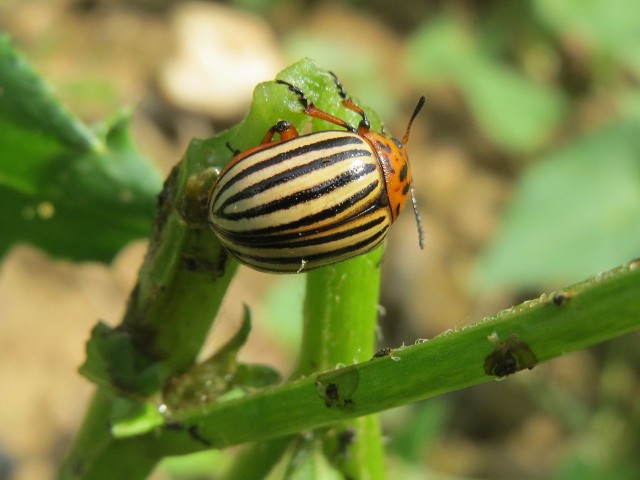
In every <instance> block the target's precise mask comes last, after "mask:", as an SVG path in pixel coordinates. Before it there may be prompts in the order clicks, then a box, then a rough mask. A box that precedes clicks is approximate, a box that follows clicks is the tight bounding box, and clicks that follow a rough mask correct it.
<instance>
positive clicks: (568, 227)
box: [476, 120, 640, 289]
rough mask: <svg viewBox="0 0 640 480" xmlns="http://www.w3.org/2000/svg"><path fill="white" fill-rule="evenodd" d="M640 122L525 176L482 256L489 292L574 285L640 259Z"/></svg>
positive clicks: (610, 130) (610, 129)
mask: <svg viewBox="0 0 640 480" xmlns="http://www.w3.org/2000/svg"><path fill="white" fill-rule="evenodd" d="M639 218H640V122H639V121H637V120H633V121H626V122H622V121H621V122H615V123H612V124H610V125H607V126H605V127H603V128H601V129H600V130H599V131H597V132H596V133H594V134H592V135H589V136H585V137H583V138H579V139H577V140H575V141H573V142H571V143H570V144H568V145H567V146H566V147H565V148H563V149H561V150H558V151H556V152H554V153H552V154H550V155H548V156H546V157H545V158H543V159H542V160H541V161H540V162H538V163H536V164H535V165H533V166H532V167H530V168H529V169H528V170H527V171H526V172H525V173H524V174H523V175H522V177H521V178H520V180H519V183H518V185H517V186H516V191H515V194H514V198H513V201H512V202H511V205H510V206H509V209H508V211H507V214H506V216H505V218H504V221H503V225H502V231H501V232H500V233H499V234H498V236H497V238H496V239H495V240H494V241H493V243H492V244H491V246H490V247H489V248H488V250H487V251H486V252H485V253H484V256H483V257H482V258H481V261H480V267H479V270H478V272H477V273H478V275H477V278H476V282H477V283H478V284H479V285H481V286H482V287H483V288H486V289H489V288H491V289H494V288H499V287H509V288H513V289H518V288H521V289H526V288H539V287H541V286H543V285H549V284H556V285H558V284H560V283H571V282H575V281H578V280H580V279H581V278H583V277H586V276H588V275H591V274H594V273H597V272H598V271H601V270H605V269H607V268H608V267H609V266H611V265H615V264H617V263H623V262H625V261H627V260H628V259H630V258H634V257H637V256H638V255H640V222H638V219H639Z"/></svg>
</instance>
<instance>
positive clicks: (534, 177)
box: [406, 0, 640, 289]
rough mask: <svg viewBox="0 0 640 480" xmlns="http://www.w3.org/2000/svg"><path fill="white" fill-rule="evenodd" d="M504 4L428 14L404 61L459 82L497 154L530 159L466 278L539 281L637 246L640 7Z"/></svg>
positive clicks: (562, 279)
mask: <svg viewBox="0 0 640 480" xmlns="http://www.w3.org/2000/svg"><path fill="white" fill-rule="evenodd" d="M508 3H509V4H508V5H507V4H506V2H504V3H502V4H496V5H494V6H493V7H492V8H491V9H488V10H487V11H486V12H484V13H485V14H486V15H485V16H480V17H479V18H478V19H477V22H476V24H474V25H470V24H469V23H467V22H465V21H463V20H462V19H461V17H460V16H454V15H442V16H440V17H439V18H437V19H436V20H429V21H428V22H425V23H424V24H423V25H422V26H421V27H420V28H418V30H417V31H416V32H414V34H413V35H412V38H411V39H410V41H409V45H408V49H407V59H406V63H407V68H408V71H409V73H410V75H411V76H412V77H413V78H414V80H415V81H416V82H419V83H420V84H421V85H425V86H427V87H429V86H430V85H436V84H443V83H445V84H448V85H453V86H455V87H456V88H457V89H458V91H459V92H460V94H461V95H462V97H463V98H464V100H465V102H466V104H467V106H468V108H469V111H470V114H471V115H472V116H473V118H474V119H475V122H476V125H477V128H478V129H479V130H480V131H482V132H483V133H484V135H485V136H486V138H487V139H488V140H489V141H490V142H491V143H493V144H494V147H495V148H496V149H497V151H498V152H500V154H501V155H506V156H507V157H508V158H513V159H514V160H518V159H527V160H528V162H529V163H530V164H531V167H530V168H528V169H525V170H524V171H523V172H522V174H521V175H520V177H519V179H518V180H517V182H516V187H515V190H514V192H513V199H512V201H511V203H510V205H509V207H508V208H507V211H506V213H505V215H504V218H503V222H502V227H501V229H500V231H499V233H498V235H497V237H496V238H495V239H494V241H493V243H492V244H490V245H489V246H488V247H487V249H486V251H485V252H484V254H483V255H482V257H481V259H480V262H479V264H478V269H477V272H476V276H475V279H474V280H475V282H476V284H477V285H478V286H480V287H481V288H483V289H497V288H504V287H508V288H511V289H527V288H534V289H539V288H543V287H544V286H545V285H549V284H552V285H559V284H564V283H569V282H574V281H577V280H579V279H580V278H583V277H585V276H588V275H590V274H594V273H596V272H598V271H602V270H606V269H607V268H610V267H612V266H614V265H617V264H619V263H622V262H625V261H628V260H629V259H631V258H634V257H635V256H638V254H639V253H640V221H639V219H640V150H639V149H638V146H639V145H638V138H639V134H640V123H639V122H638V121H637V120H636V119H637V118H638V116H639V115H640V108H638V107H639V105H638V101H637V98H638V97H637V95H638V93H637V85H638V82H639V81H640V70H639V69H638V63H639V62H638V59H640V4H638V3H637V2H633V1H624V2H607V1H605V0H594V1H590V2H578V1H559V2H557V1H546V2H536V3H533V4H530V5H529V4H525V2H508ZM509 27H511V28H509ZM611 105H612V106H613V107H609V106H611ZM599 106H601V107H599ZM587 107H591V111H592V112H593V111H595V120H594V119H592V118H588V119H585V118H584V115H585V111H589V109H588V108H587Z"/></svg>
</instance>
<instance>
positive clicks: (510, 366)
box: [484, 335, 538, 378]
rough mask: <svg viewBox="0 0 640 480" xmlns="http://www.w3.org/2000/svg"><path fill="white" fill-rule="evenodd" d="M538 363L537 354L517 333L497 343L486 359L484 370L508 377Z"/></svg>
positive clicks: (494, 374) (499, 376)
mask: <svg viewBox="0 0 640 480" xmlns="http://www.w3.org/2000/svg"><path fill="white" fill-rule="evenodd" d="M537 363H538V359H537V358H536V356H535V354H534V353H533V351H532V350H531V348H529V345H527V344H526V343H525V342H523V341H522V340H520V338H519V337H518V336H517V335H511V336H510V337H509V338H507V339H506V340H504V341H501V342H499V343H497V344H496V347H495V349H494V350H493V352H491V353H490V354H489V355H487V356H486V358H485V359H484V371H485V373H486V374H487V375H492V376H494V377H498V378H501V377H506V376H507V375H511V374H513V373H516V372H518V371H520V370H524V369H525V368H526V369H529V370H531V369H532V368H533V367H535V366H536V364H537Z"/></svg>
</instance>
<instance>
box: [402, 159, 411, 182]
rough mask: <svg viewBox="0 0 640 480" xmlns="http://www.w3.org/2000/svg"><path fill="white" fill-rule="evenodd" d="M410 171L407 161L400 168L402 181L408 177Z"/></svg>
mask: <svg viewBox="0 0 640 480" xmlns="http://www.w3.org/2000/svg"><path fill="white" fill-rule="evenodd" d="M408 173H409V166H408V165H407V164H406V163H405V164H404V165H403V167H402V169H401V170H400V181H401V182H404V181H405V180H406V179H407V174H408Z"/></svg>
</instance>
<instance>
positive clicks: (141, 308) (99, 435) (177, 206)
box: [60, 142, 236, 479]
mask: <svg viewBox="0 0 640 480" xmlns="http://www.w3.org/2000/svg"><path fill="white" fill-rule="evenodd" d="M206 148H208V146H207V145H206V144H204V143H201V142H193V143H192V145H191V146H190V149H189V150H188V151H187V154H186V156H185V159H184V160H183V162H182V163H181V164H180V166H179V169H177V170H174V173H173V174H172V175H171V176H170V177H169V179H168V180H167V182H166V183H165V187H164V189H163V192H162V194H161V195H160V201H159V205H158V213H157V216H156V221H155V222H156V223H155V225H154V234H153V236H152V238H151V241H150V244H149V248H148V252H147V256H146V258H145V261H144V264H143V266H142V268H141V270H140V275H139V278H138V283H137V285H136V287H135V289H134V291H133V293H132V294H131V297H130V299H129V304H128V306H127V311H126V313H125V317H124V321H123V323H122V325H121V326H120V327H118V328H119V329H122V330H123V331H126V332H128V333H129V334H130V336H131V342H132V343H133V344H134V345H136V347H137V348H139V350H140V351H141V352H143V354H144V355H146V356H147V357H148V358H149V359H150V362H153V364H154V365H157V367H158V368H157V370H158V371H159V375H160V378H159V379H158V382H159V385H162V384H163V383H164V381H166V379H167V378H169V377H170V376H171V375H174V374H176V373H179V372H181V371H182V370H184V369H185V368H187V367H188V366H189V365H191V364H192V363H193V362H194V360H195V358H196V356H197V355H198V352H199V351H200V348H201V346H202V343H203V342H204V339H205V338H206V332H207V331H208V330H209V328H210V327H211V323H212V322H213V319H214V318H215V316H216V313H217V310H218V308H219V307H220V304H221V302H222V298H223V296H224V293H225V291H226V288H227V286H228V284H229V282H230V281H231V278H232V276H233V274H234V273H235V269H236V264H235V262H226V264H225V263H224V262H221V261H220V255H221V254H222V250H221V248H222V247H221V246H220V244H219V243H218V241H217V240H216V239H215V237H214V236H213V235H211V234H210V233H209V232H206V231H204V230H203V229H199V228H193V227H190V226H187V224H186V223H185V221H184V219H183V218H182V216H181V214H180V210H181V209H182V201H183V199H184V198H185V197H188V194H189V192H186V189H187V188H188V185H189V179H190V178H192V175H195V174H197V173H198V172H201V171H202V170H203V169H202V166H201V165H200V164H199V159H201V158H203V157H204V155H203V152H202V150H203V149H206ZM114 399H115V395H114V394H110V393H109V392H108V391H107V389H106V388H105V387H99V389H98V392H97V393H96V396H95V398H94V400H93V401H92V403H91V406H90V408H89V412H88V414H87V416H86V418H85V419H84V423H83V425H82V426H81V429H80V434H79V435H78V437H77V438H76V439H75V442H74V444H73V445H72V449H71V452H70V453H69V455H68V456H67V458H66V459H65V461H64V463H63V465H62V468H61V471H60V478H61V479H74V478H91V479H100V478H105V479H106V478H128V479H135V478H144V477H145V476H146V475H147V474H148V473H149V471H150V470H151V469H152V468H153V466H154V465H155V463H156V462H157V461H158V460H159V459H160V458H161V457H160V456H155V455H154V454H153V449H151V447H150V446H149V445H150V442H149V440H148V439H147V440H144V439H128V440H125V441H121V440H116V439H114V438H113V437H112V434H111V431H110V428H109V425H110V423H111V418H112V412H113V400H114ZM129 444H132V445H134V446H135V448H123V445H129ZM120 455H121V456H120ZM112 462H115V463H122V464H123V465H126V467H127V470H126V472H122V475H116V474H115V473H114V471H113V469H112Z"/></svg>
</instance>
